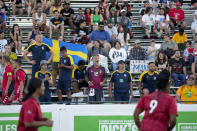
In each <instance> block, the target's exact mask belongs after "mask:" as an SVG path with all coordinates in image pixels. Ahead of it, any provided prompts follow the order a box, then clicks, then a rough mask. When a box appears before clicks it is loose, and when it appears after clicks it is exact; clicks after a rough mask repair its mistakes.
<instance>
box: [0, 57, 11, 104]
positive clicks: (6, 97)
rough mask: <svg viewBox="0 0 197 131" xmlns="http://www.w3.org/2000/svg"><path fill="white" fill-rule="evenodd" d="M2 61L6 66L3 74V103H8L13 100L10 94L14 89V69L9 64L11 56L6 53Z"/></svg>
mask: <svg viewBox="0 0 197 131" xmlns="http://www.w3.org/2000/svg"><path fill="white" fill-rule="evenodd" d="M2 63H3V64H4V66H5V71H4V74H3V82H2V99H1V103H4V104H8V103H10V102H11V99H10V96H11V94H12V92H13V90H12V89H14V83H13V80H14V70H13V69H12V67H11V66H10V65H9V64H10V57H9V56H7V55H4V56H3V57H2Z"/></svg>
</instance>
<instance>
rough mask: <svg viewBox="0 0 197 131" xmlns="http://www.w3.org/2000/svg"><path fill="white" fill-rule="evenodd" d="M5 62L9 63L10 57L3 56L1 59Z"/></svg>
mask: <svg viewBox="0 0 197 131" xmlns="http://www.w3.org/2000/svg"><path fill="white" fill-rule="evenodd" d="M2 58H3V59H4V60H5V61H6V62H10V57H9V56H7V55H3V57H2Z"/></svg>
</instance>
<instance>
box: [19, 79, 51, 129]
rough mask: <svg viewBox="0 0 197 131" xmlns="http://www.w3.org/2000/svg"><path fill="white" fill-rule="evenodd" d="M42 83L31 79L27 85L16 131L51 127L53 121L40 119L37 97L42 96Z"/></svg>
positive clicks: (43, 88)
mask: <svg viewBox="0 0 197 131" xmlns="http://www.w3.org/2000/svg"><path fill="white" fill-rule="evenodd" d="M44 90H45V87H44V82H42V80H40V79H38V78H32V79H30V81H29V84H28V93H27V95H26V96H25V97H24V98H23V102H24V103H23V105H22V108H21V111H20V115H19V122H18V128H17V131H37V130H38V127H40V126H49V127H51V126H53V121H51V120H49V119H47V118H42V112H41V109H40V102H39V97H40V96H42V95H44Z"/></svg>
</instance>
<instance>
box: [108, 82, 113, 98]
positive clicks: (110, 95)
mask: <svg viewBox="0 0 197 131" xmlns="http://www.w3.org/2000/svg"><path fill="white" fill-rule="evenodd" d="M112 88H113V83H112V82H109V97H112Z"/></svg>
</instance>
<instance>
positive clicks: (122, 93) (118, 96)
mask: <svg viewBox="0 0 197 131" xmlns="http://www.w3.org/2000/svg"><path fill="white" fill-rule="evenodd" d="M113 87H114V99H115V101H117V102H118V103H117V104H128V103H129V100H130V99H131V98H132V96H133V84H132V77H131V73H130V72H129V71H126V70H125V61H123V60H120V61H119V62H118V70H116V71H114V72H113V73H112V75H111V80H110V83H109V97H112V88H113Z"/></svg>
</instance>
